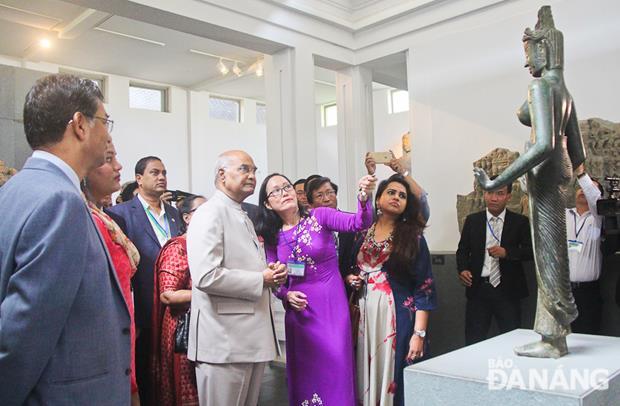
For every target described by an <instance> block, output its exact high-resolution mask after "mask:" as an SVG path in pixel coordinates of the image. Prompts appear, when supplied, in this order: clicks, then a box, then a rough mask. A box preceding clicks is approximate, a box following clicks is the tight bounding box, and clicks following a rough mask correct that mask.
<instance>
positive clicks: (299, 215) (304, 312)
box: [256, 174, 375, 406]
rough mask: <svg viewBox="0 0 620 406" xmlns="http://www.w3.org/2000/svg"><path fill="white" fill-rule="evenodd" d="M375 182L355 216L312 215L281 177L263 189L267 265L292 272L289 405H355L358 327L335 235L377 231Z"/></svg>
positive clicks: (287, 292) (284, 295)
mask: <svg viewBox="0 0 620 406" xmlns="http://www.w3.org/2000/svg"><path fill="white" fill-rule="evenodd" d="M374 183H375V178H374V177H373V176H365V177H363V178H362V179H361V180H360V183H359V188H360V191H361V192H360V195H359V196H360V198H359V199H360V200H359V201H358V209H357V213H355V214H353V213H344V212H340V211H338V210H335V209H332V208H328V207H319V208H316V209H313V210H311V211H310V212H309V213H306V212H305V211H304V210H303V209H302V208H301V206H300V205H299V202H298V201H297V196H296V194H295V189H294V188H293V185H292V184H291V182H290V181H289V180H288V179H287V178H286V177H284V176H283V175H280V174H272V175H270V176H268V177H267V178H266V179H265V181H264V182H263V184H262V185H261V188H260V192H259V207H260V210H261V211H260V214H259V219H258V223H257V227H256V228H257V234H258V235H260V236H262V237H263V239H264V241H265V246H266V253H267V260H268V262H273V263H276V262H278V261H279V262H280V263H285V264H287V267H288V272H289V273H288V275H289V276H288V280H287V283H286V284H285V285H284V286H282V287H280V289H279V290H278V291H277V292H276V296H277V297H279V298H280V299H281V300H282V302H283V303H284V307H285V309H286V315H285V332H286V367H287V368H286V372H287V382H288V394H289V404H290V405H294V406H320V405H325V406H354V405H355V379H354V361H353V356H354V354H353V343H352V340H351V321H350V318H349V312H348V307H347V298H346V295H345V289H344V284H343V281H342V277H341V276H340V272H339V270H338V255H337V251H336V244H335V239H334V234H333V233H334V232H350V231H358V230H363V229H365V228H367V227H368V226H370V224H371V223H372V205H371V202H370V199H369V198H368V197H369V195H370V193H371V192H372V190H373V189H374Z"/></svg>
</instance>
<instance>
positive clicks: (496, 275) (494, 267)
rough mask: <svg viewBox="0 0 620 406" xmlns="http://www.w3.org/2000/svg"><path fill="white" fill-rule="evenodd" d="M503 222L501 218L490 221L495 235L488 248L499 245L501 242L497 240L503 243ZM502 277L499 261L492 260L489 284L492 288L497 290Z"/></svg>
mask: <svg viewBox="0 0 620 406" xmlns="http://www.w3.org/2000/svg"><path fill="white" fill-rule="evenodd" d="M501 221H502V220H501V219H500V218H499V217H492V218H491V220H490V221H489V224H490V225H491V230H493V235H492V236H491V239H490V240H489V242H488V244H487V246H488V247H487V248H489V247H493V246H496V245H499V241H497V240H500V241H501V239H502V233H501V228H500V225H501ZM496 238H497V240H496ZM501 276H502V275H501V273H500V271H499V259H498V258H491V273H490V274H489V283H490V284H491V286H493V287H494V288H496V287H497V286H498V285H499V283H500V282H501Z"/></svg>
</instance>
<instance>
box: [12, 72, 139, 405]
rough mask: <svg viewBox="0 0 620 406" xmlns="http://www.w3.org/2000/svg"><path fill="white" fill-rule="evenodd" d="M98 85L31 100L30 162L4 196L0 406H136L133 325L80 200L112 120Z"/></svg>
mask: <svg viewBox="0 0 620 406" xmlns="http://www.w3.org/2000/svg"><path fill="white" fill-rule="evenodd" d="M102 100H103V97H102V95H101V91H100V90H99V88H98V87H97V85H96V84H95V83H94V82H93V81H91V80H85V79H79V78H77V77H75V76H71V75H50V76H47V77H44V78H42V79H40V80H39V81H37V83H36V84H35V85H34V87H33V88H32V89H31V90H30V92H29V93H28V95H27V96H26V103H25V105H24V130H25V133H26V138H27V140H28V143H29V144H30V146H31V148H32V149H33V150H34V153H33V154H32V157H31V158H29V159H28V161H26V164H25V165H24V168H23V169H22V170H21V171H20V172H19V173H18V174H17V175H15V176H14V177H13V178H11V179H10V180H9V181H8V182H7V183H6V184H5V185H4V186H3V187H2V188H0V213H2V216H0V230H2V232H1V233H0V405H3V406H13V405H15V406H17V405H42V404H44V405H52V406H56V405H110V406H118V405H129V403H130V388H129V374H130V372H131V370H130V369H129V368H130V336H129V335H130V329H129V328H130V318H129V311H128V309H127V305H126V303H125V300H124V299H123V295H122V292H121V289H120V286H119V285H118V280H117V279H116V273H115V271H114V268H113V266H112V263H111V260H110V258H109V255H108V253H107V250H106V248H105V245H104V243H103V241H102V239H101V237H100V235H99V233H98V231H97V228H96V226H95V224H94V222H93V220H92V217H91V215H90V212H89V210H88V208H87V206H86V203H85V201H84V200H83V198H82V196H81V194H80V187H79V183H80V179H83V178H84V176H85V175H86V174H87V173H88V172H89V171H90V170H92V169H94V168H96V167H98V166H100V165H102V164H103V163H104V157H105V155H104V154H105V151H106V144H107V142H108V140H109V137H110V135H109V130H111V128H112V121H111V120H109V118H108V115H107V114H106V112H105V109H104V106H103V103H102Z"/></svg>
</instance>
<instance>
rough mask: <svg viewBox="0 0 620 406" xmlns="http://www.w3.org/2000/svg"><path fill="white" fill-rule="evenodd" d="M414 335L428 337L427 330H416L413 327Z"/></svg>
mask: <svg viewBox="0 0 620 406" xmlns="http://www.w3.org/2000/svg"><path fill="white" fill-rule="evenodd" d="M413 335H414V336H418V337H420V338H424V337H426V330H416V329H415V328H414V329H413Z"/></svg>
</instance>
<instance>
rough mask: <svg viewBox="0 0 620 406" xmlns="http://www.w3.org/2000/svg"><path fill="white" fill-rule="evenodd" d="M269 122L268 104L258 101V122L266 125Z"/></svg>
mask: <svg viewBox="0 0 620 406" xmlns="http://www.w3.org/2000/svg"><path fill="white" fill-rule="evenodd" d="M266 123H267V106H265V105H264V104H263V103H256V124H258V125H265V124H266Z"/></svg>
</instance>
